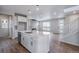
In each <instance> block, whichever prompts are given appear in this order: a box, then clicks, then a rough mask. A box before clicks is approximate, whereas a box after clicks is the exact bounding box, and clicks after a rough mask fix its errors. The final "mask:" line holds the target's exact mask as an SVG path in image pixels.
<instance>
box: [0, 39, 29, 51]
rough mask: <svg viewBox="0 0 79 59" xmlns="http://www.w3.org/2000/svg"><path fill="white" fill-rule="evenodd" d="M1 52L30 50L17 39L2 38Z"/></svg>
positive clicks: (0, 43)
mask: <svg viewBox="0 0 79 59" xmlns="http://www.w3.org/2000/svg"><path fill="white" fill-rule="evenodd" d="M0 53H28V50H26V49H25V48H24V47H23V46H21V45H20V44H18V42H17V41H16V40H15V39H14V40H13V39H9V38H0Z"/></svg>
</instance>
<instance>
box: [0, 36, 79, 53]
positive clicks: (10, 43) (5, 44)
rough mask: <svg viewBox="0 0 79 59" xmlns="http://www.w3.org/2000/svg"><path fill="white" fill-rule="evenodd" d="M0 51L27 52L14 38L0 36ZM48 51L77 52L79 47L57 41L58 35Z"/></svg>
mask: <svg viewBox="0 0 79 59" xmlns="http://www.w3.org/2000/svg"><path fill="white" fill-rule="evenodd" d="M0 53H29V51H28V50H27V49H25V48H24V47H23V46H22V45H20V44H18V42H17V41H16V40H15V39H14V40H13V39H9V38H0ZM49 53H79V47H77V46H73V45H70V44H66V43H63V42H60V41H58V36H55V38H54V39H53V40H52V41H51V43H50V51H49Z"/></svg>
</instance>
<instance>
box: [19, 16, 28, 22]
mask: <svg viewBox="0 0 79 59" xmlns="http://www.w3.org/2000/svg"><path fill="white" fill-rule="evenodd" d="M26 21H27V19H26V17H23V16H18V22H26Z"/></svg>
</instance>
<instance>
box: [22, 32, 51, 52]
mask: <svg viewBox="0 0 79 59" xmlns="http://www.w3.org/2000/svg"><path fill="white" fill-rule="evenodd" d="M21 44H22V45H23V46H24V47H25V48H26V49H28V50H29V51H30V52H32V53H47V52H48V51H49V46H50V39H49V36H48V35H40V34H36V35H35V34H33V33H32V34H28V33H22V37H21Z"/></svg>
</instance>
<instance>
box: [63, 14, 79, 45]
mask: <svg viewBox="0 0 79 59" xmlns="http://www.w3.org/2000/svg"><path fill="white" fill-rule="evenodd" d="M62 41H63V42H66V43H69V44H73V45H77V46H79V14H74V15H70V16H67V17H66V18H65V20H64V34H63V40H62Z"/></svg>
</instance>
